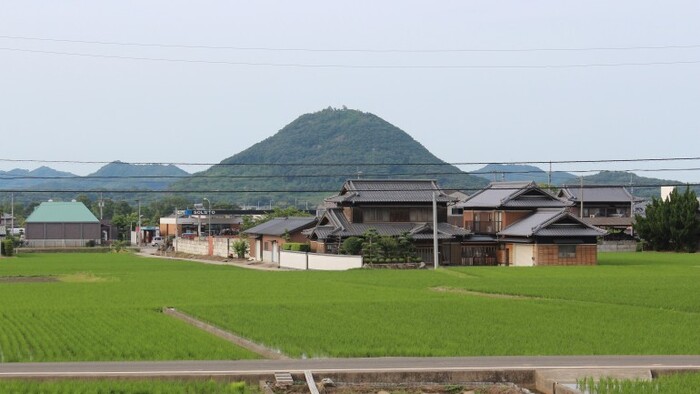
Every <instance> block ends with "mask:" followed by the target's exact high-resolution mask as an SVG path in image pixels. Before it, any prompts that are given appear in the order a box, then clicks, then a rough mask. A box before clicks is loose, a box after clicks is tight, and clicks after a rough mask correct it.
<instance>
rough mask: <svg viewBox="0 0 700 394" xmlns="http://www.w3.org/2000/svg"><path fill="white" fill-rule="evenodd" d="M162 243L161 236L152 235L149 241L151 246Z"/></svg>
mask: <svg viewBox="0 0 700 394" xmlns="http://www.w3.org/2000/svg"><path fill="white" fill-rule="evenodd" d="M162 243H163V237H159V236H157V237H153V240H152V241H151V246H158V245H161V244H162Z"/></svg>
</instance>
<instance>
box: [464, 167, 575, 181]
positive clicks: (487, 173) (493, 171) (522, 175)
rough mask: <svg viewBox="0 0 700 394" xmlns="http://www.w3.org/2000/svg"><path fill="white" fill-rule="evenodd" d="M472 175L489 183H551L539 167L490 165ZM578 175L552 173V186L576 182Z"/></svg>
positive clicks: (561, 172) (560, 172)
mask: <svg viewBox="0 0 700 394" xmlns="http://www.w3.org/2000/svg"><path fill="white" fill-rule="evenodd" d="M471 174H472V175H476V176H479V177H482V178H484V179H488V180H489V181H535V182H537V183H549V174H548V173H547V172H545V171H544V170H542V169H541V168H539V167H535V166H529V165H519V164H488V165H486V166H484V167H482V168H480V169H478V170H476V171H472V172H471ZM575 179H578V177H577V176H576V175H573V174H570V173H568V172H564V171H552V180H551V182H552V184H553V185H561V184H563V183H567V182H574V180H575Z"/></svg>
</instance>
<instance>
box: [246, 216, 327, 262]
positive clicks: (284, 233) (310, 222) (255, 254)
mask: <svg viewBox="0 0 700 394" xmlns="http://www.w3.org/2000/svg"><path fill="white" fill-rule="evenodd" d="M316 222H317V219H316V218H315V217H313V216H308V217H285V218H274V219H272V220H269V221H267V222H265V223H262V224H259V225H257V226H255V227H252V228H249V229H248V230H246V231H245V233H246V234H248V237H250V239H251V240H254V242H253V243H252V244H251V245H250V257H252V258H253V259H255V260H257V261H265V262H271V263H279V254H280V248H281V247H282V245H284V244H285V243H286V242H299V243H304V242H308V238H307V236H306V235H305V234H303V233H302V231H303V230H306V229H310V228H312V227H314V226H315V225H316Z"/></svg>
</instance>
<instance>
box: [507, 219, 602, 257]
mask: <svg viewBox="0 0 700 394" xmlns="http://www.w3.org/2000/svg"><path fill="white" fill-rule="evenodd" d="M604 234H605V231H603V230H601V229H598V228H595V227H593V226H591V225H589V224H586V223H584V222H583V221H581V220H580V219H578V218H577V217H575V216H573V215H571V214H570V213H569V212H568V211H567V210H566V209H560V208H538V209H537V210H535V211H534V212H533V213H532V214H530V215H529V216H527V217H525V218H523V219H521V220H519V221H517V222H515V223H513V224H511V225H509V226H508V227H506V228H504V229H503V230H501V231H499V232H498V244H499V246H500V247H501V250H505V253H504V254H505V256H504V257H505V258H506V263H507V264H510V265H514V266H532V265H595V264H596V263H597V262H598V257H597V256H598V245H597V238H598V237H600V236H602V235H604Z"/></svg>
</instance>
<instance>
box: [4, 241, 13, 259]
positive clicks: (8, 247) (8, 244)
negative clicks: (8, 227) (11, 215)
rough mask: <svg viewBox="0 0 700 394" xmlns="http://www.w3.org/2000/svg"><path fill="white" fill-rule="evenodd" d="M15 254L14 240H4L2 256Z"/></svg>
mask: <svg viewBox="0 0 700 394" xmlns="http://www.w3.org/2000/svg"><path fill="white" fill-rule="evenodd" d="M14 254H15V244H14V241H13V239H12V238H5V239H3V240H2V255H3V256H12V255H14Z"/></svg>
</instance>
